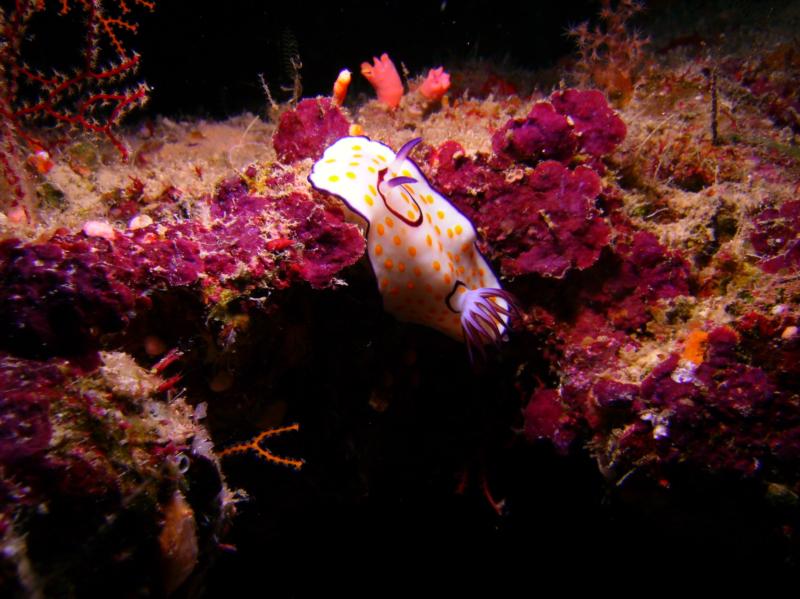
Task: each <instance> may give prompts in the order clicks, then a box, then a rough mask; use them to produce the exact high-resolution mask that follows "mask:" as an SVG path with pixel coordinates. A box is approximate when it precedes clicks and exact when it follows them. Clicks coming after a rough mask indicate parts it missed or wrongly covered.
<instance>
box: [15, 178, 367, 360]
mask: <svg viewBox="0 0 800 599" xmlns="http://www.w3.org/2000/svg"><path fill="white" fill-rule="evenodd" d="M208 203H209V210H210V216H211V220H210V222H208V223H207V224H206V223H205V222H202V221H200V220H198V219H195V220H183V221H177V222H174V223H168V224H153V225H150V226H147V227H144V228H140V229H136V230H129V231H124V232H117V233H116V234H115V235H114V237H113V239H111V240H109V239H105V238H101V237H87V236H86V235H85V234H83V233H78V234H71V233H66V232H60V233H57V234H56V235H54V236H53V237H52V238H51V239H50V240H48V241H46V242H43V243H34V244H23V243H21V242H19V241H17V240H13V239H12V240H6V241H3V242H2V243H1V244H0V289H2V291H0V313H2V314H3V319H2V324H0V338H2V340H3V341H2V343H3V346H4V347H5V348H6V349H12V350H14V351H16V352H20V353H21V354H23V355H29V356H36V357H46V356H52V355H67V356H75V355H81V354H84V353H86V352H87V351H88V350H89V349H90V348H92V347H96V346H97V340H96V337H97V336H98V335H99V334H102V333H108V332H114V331H118V330H120V329H122V328H123V326H124V325H125V323H126V322H128V320H129V319H130V318H131V316H132V315H133V313H134V312H135V311H136V310H137V309H140V308H143V307H146V306H147V305H148V304H149V301H150V300H149V297H150V295H151V294H152V293H153V292H154V291H156V290H165V289H171V288H176V287H188V286H196V288H197V290H198V291H202V295H203V297H204V298H205V300H206V301H218V300H219V298H220V294H221V293H222V292H223V291H237V292H239V293H243V292H246V291H247V290H248V289H255V288H258V287H264V286H267V285H271V286H273V287H278V288H280V287H284V286H286V285H288V284H290V283H291V282H292V281H294V280H296V279H300V280H305V281H307V282H309V283H310V284H311V285H312V286H314V287H323V286H325V285H327V284H328V283H330V281H331V278H332V277H333V276H334V275H335V274H336V273H337V272H338V271H339V270H341V269H342V268H344V267H345V266H348V265H350V264H352V263H354V262H355V261H356V260H358V258H359V257H360V256H361V254H362V253H363V251H364V239H363V237H362V236H361V234H360V233H359V231H358V229H357V228H356V227H355V226H353V225H350V224H347V223H346V222H345V221H344V217H343V214H342V212H341V210H340V209H338V208H336V207H331V206H325V205H322V204H321V203H318V202H317V201H315V200H314V199H312V198H310V197H309V196H306V195H304V194H301V193H290V194H289V195H287V196H284V197H280V198H278V197H269V196H260V195H253V194H250V193H249V192H248V188H247V185H246V184H245V183H244V182H243V181H238V180H236V181H231V182H228V183H225V184H223V185H222V186H221V187H220V189H219V191H218V193H217V194H216V196H215V197H214V198H212V199H210V200H209V201H208Z"/></svg>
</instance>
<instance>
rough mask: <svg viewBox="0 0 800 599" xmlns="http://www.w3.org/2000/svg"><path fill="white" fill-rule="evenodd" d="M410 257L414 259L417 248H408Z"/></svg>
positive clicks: (411, 246)
mask: <svg viewBox="0 0 800 599" xmlns="http://www.w3.org/2000/svg"><path fill="white" fill-rule="evenodd" d="M408 255H409V256H411V257H412V258H413V257H414V256H416V255H417V248H415V247H414V246H413V245H410V246H408Z"/></svg>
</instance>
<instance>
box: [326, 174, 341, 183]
mask: <svg viewBox="0 0 800 599" xmlns="http://www.w3.org/2000/svg"><path fill="white" fill-rule="evenodd" d="M338 180H339V175H331V176H330V177H328V181H330V182H331V183H336V182H337V181H338Z"/></svg>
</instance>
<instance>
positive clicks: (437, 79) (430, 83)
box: [419, 67, 450, 102]
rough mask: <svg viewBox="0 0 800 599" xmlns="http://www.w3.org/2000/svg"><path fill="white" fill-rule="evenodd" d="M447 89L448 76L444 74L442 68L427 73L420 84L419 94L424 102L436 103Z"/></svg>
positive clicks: (448, 84)
mask: <svg viewBox="0 0 800 599" xmlns="http://www.w3.org/2000/svg"><path fill="white" fill-rule="evenodd" d="M448 89H450V74H449V73H445V72H444V67H439V68H438V69H431V70H430V71H428V76H427V77H426V78H425V81H423V82H422V85H421V86H420V88H419V93H421V94H422V95H423V96H424V97H425V99H426V100H428V101H430V102H436V101H438V100H441V99H442V96H444V95H445V93H447V90H448Z"/></svg>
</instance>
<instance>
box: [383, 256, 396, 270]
mask: <svg viewBox="0 0 800 599" xmlns="http://www.w3.org/2000/svg"><path fill="white" fill-rule="evenodd" d="M383 265H384V266H385V267H386V268H387V269H388V270H392V267H393V266H394V262H392V259H391V258H386V261H385V262H384V263H383Z"/></svg>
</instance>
